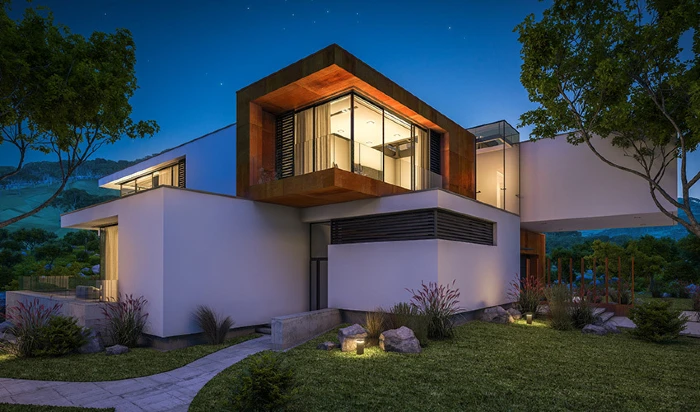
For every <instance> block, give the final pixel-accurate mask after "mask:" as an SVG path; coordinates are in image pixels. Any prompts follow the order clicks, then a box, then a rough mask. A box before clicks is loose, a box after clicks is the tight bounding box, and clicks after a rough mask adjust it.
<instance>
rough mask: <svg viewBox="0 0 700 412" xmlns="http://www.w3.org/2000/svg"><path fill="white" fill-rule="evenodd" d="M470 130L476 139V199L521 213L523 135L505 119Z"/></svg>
mask: <svg viewBox="0 0 700 412" xmlns="http://www.w3.org/2000/svg"><path fill="white" fill-rule="evenodd" d="M468 130H469V131H470V132H471V133H473V134H474V136H476V200H478V201H480V202H484V203H487V204H490V205H492V206H495V207H497V208H499V209H504V210H507V211H509V212H511V213H515V214H520V133H518V131H517V130H516V129H515V128H513V126H511V125H510V124H508V122H506V121H505V120H501V121H498V122H495V123H489V124H485V125H481V126H477V127H472V128H470V129H468Z"/></svg>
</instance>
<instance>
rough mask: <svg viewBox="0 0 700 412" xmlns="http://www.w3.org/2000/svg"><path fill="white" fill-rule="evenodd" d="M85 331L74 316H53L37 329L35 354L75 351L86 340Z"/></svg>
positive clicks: (61, 354) (59, 353) (61, 353)
mask: <svg viewBox="0 0 700 412" xmlns="http://www.w3.org/2000/svg"><path fill="white" fill-rule="evenodd" d="M86 333H87V331H85V330H83V328H81V327H80V326H78V323H77V320H76V319H75V318H73V317H67V316H53V317H51V319H49V321H48V322H47V323H46V325H45V326H44V327H42V328H41V329H39V335H38V344H37V349H36V355H37V356H63V355H67V354H69V353H73V352H76V351H77V350H78V349H79V348H80V347H81V346H83V345H84V344H85V343H86V342H87V339H86V338H85V335H86Z"/></svg>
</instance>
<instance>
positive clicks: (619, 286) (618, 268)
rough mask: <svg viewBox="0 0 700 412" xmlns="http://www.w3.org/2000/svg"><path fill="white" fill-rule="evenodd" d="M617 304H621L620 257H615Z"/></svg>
mask: <svg viewBox="0 0 700 412" xmlns="http://www.w3.org/2000/svg"><path fill="white" fill-rule="evenodd" d="M617 304H618V305H620V304H622V257H620V256H618V257H617Z"/></svg>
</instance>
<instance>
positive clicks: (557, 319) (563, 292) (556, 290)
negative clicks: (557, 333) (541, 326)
mask: <svg viewBox="0 0 700 412" xmlns="http://www.w3.org/2000/svg"><path fill="white" fill-rule="evenodd" d="M545 296H546V297H547V303H548V304H549V320H550V325H551V326H552V328H553V329H556V330H570V329H571V328H572V327H573V322H572V319H571V314H570V311H571V292H570V291H569V287H568V286H566V285H552V286H551V287H549V288H547V289H546V290H545Z"/></svg>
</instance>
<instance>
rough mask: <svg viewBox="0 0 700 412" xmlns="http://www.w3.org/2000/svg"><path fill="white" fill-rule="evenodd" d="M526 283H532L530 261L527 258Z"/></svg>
mask: <svg viewBox="0 0 700 412" xmlns="http://www.w3.org/2000/svg"><path fill="white" fill-rule="evenodd" d="M525 262H527V263H526V264H525V282H526V284H527V282H530V259H528V258H525Z"/></svg>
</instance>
